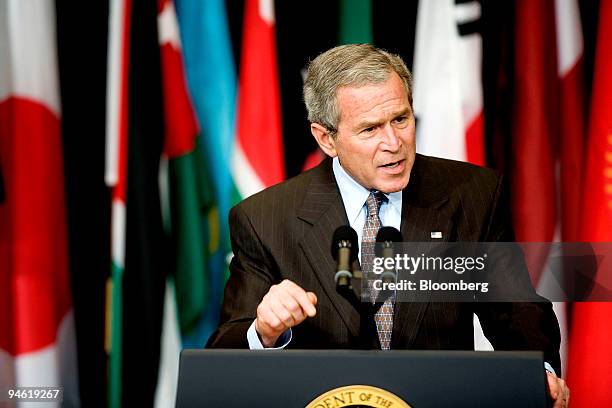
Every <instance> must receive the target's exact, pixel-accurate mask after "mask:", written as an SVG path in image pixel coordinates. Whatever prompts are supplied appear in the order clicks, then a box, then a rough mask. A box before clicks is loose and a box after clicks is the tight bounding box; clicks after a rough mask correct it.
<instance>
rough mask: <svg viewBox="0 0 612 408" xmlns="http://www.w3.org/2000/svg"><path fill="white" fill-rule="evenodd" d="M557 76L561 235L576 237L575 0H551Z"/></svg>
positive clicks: (581, 128)
mask: <svg viewBox="0 0 612 408" xmlns="http://www.w3.org/2000/svg"><path fill="white" fill-rule="evenodd" d="M555 16H556V20H555V21H556V32H557V69H558V78H559V102H560V105H559V135H560V144H561V147H560V151H559V159H560V172H561V174H560V194H561V202H560V204H561V206H560V207H561V228H562V233H561V237H562V239H563V241H569V242H575V241H578V240H579V237H578V233H579V231H578V228H579V215H580V195H581V192H582V189H581V187H582V160H583V151H584V149H583V144H584V140H585V123H586V121H585V118H584V117H585V108H584V107H585V106H586V98H585V95H584V68H583V65H584V57H583V54H584V45H583V39H582V26H581V22H580V10H579V5H578V0H555Z"/></svg>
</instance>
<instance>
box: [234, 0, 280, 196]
mask: <svg viewBox="0 0 612 408" xmlns="http://www.w3.org/2000/svg"><path fill="white" fill-rule="evenodd" d="M274 26H275V22H274V1H273V0H246V4H245V10H244V27H243V34H242V54H241V66H240V77H239V92H238V107H237V118H236V143H235V146H234V150H233V156H232V177H233V179H234V183H235V184H236V186H237V188H238V192H239V193H240V196H241V197H242V198H246V197H248V196H250V195H252V194H254V193H256V192H258V191H260V190H263V189H264V188H266V187H269V186H271V185H273V184H276V183H280V182H281V181H283V179H284V178H285V164H284V158H283V156H284V153H283V139H282V124H281V111H280V106H281V104H280V91H279V82H278V67H277V63H276V34H275V28H274Z"/></svg>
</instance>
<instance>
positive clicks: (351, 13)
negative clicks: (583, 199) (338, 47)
mask: <svg viewBox="0 0 612 408" xmlns="http://www.w3.org/2000/svg"><path fill="white" fill-rule="evenodd" d="M373 38H374V37H373V34H372V0H341V1H340V29H339V32H338V40H339V43H340V44H364V43H372V41H373Z"/></svg>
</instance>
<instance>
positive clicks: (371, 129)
mask: <svg viewBox="0 0 612 408" xmlns="http://www.w3.org/2000/svg"><path fill="white" fill-rule="evenodd" d="M375 130H376V126H370V127H367V128H364V129H363V130H362V131H361V132H360V133H362V134H364V135H371V134H372V133H374V131H375Z"/></svg>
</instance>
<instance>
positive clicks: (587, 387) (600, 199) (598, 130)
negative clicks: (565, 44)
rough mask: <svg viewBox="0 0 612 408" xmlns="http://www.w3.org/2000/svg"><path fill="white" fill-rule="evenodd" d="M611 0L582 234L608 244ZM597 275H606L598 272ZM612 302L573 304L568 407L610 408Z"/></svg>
mask: <svg viewBox="0 0 612 408" xmlns="http://www.w3.org/2000/svg"><path fill="white" fill-rule="evenodd" d="M611 20H612V0H602V1H601V3H600V13H599V28H598V30H599V32H598V35H597V48H596V52H595V69H594V75H593V94H592V96H591V112H590V116H589V135H588V137H589V139H588V145H587V149H586V156H585V168H584V169H585V172H584V180H585V181H584V188H583V194H582V204H583V205H582V211H581V212H580V214H581V221H582V222H581V225H580V227H581V228H580V229H581V235H580V239H581V240H583V241H592V242H612V43H611V42H610V38H612V26H611V25H610V24H609V22H610V21H611ZM597 273H598V274H604V273H605V274H609V273H610V271H604V270H598V271H597ZM610 319H612V303H610V302H606V303H576V304H574V308H573V314H572V327H571V336H570V346H569V361H568V377H567V380H568V384H569V387H570V390H571V393H572V395H571V402H572V407H578V408H580V407H610V406H612V393H611V392H610V385H611V384H612V325H610Z"/></svg>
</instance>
